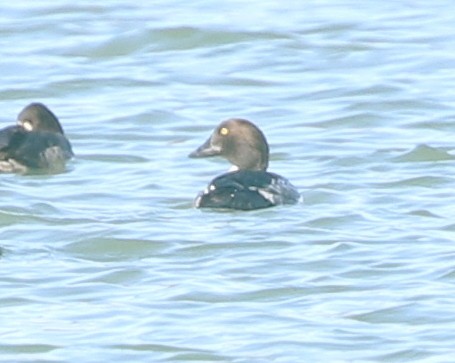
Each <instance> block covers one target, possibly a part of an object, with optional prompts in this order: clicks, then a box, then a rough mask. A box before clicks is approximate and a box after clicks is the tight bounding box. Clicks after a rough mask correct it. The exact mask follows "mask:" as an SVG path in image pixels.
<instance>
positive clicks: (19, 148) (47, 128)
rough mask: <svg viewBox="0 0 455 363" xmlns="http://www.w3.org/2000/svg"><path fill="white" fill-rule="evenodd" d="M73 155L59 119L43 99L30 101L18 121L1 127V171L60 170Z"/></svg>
mask: <svg viewBox="0 0 455 363" xmlns="http://www.w3.org/2000/svg"><path fill="white" fill-rule="evenodd" d="M73 156H74V154H73V151H72V148H71V144H70V142H69V141H68V139H67V138H66V137H65V135H64V132H63V128H62V126H61V125H60V122H59V121H58V119H57V117H56V116H55V115H54V114H53V113H52V112H51V111H50V110H49V109H48V108H47V107H46V106H45V105H43V104H42V103H31V104H29V105H28V106H26V107H25V108H24V109H23V110H22V111H21V112H20V113H19V115H18V119H17V125H15V126H8V127H5V128H4V129H2V130H0V172H19V173H25V172H29V171H32V170H46V171H50V172H60V171H63V170H64V168H65V165H66V161H68V160H69V159H71V158H72V157H73Z"/></svg>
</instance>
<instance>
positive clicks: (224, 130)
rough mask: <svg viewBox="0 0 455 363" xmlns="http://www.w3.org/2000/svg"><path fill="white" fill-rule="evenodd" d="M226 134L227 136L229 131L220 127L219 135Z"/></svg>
mask: <svg viewBox="0 0 455 363" xmlns="http://www.w3.org/2000/svg"><path fill="white" fill-rule="evenodd" d="M227 134H229V129H228V128H227V127H222V128H221V129H220V135H223V136H226V135H227Z"/></svg>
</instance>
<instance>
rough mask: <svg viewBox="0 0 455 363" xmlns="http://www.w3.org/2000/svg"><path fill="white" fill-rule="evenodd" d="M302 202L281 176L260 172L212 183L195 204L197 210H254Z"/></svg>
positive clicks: (233, 174) (230, 174) (224, 176)
mask: <svg viewBox="0 0 455 363" xmlns="http://www.w3.org/2000/svg"><path fill="white" fill-rule="evenodd" d="M299 199H300V194H299V192H298V191H297V189H296V188H295V187H294V186H293V185H292V184H291V183H290V182H289V181H288V180H287V179H286V178H283V177H282V176H280V175H278V174H275V173H269V172H267V171H257V170H238V171H232V172H228V173H225V174H222V175H220V176H218V177H216V178H215V179H213V180H212V181H211V182H210V184H209V185H208V187H207V188H206V190H204V191H203V192H201V193H200V194H199V195H198V196H197V198H196V200H195V203H194V204H195V206H196V207H197V208H228V209H238V210H253V209H261V208H268V207H273V206H275V205H280V204H294V203H297V202H298V201H299Z"/></svg>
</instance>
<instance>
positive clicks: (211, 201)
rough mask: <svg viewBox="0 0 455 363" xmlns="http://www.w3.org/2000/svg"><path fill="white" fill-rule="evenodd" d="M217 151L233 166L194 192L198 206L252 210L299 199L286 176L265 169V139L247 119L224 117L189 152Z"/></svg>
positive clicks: (208, 153) (194, 155)
mask: <svg viewBox="0 0 455 363" xmlns="http://www.w3.org/2000/svg"><path fill="white" fill-rule="evenodd" d="M216 155H219V156H223V157H225V158H226V159H228V160H229V161H230V162H231V163H232V164H233V169H234V170H233V171H230V172H228V173H225V174H222V175H220V176H218V177H216V178H215V179H213V180H212V182H211V183H210V184H209V185H208V187H207V188H206V189H205V190H204V191H203V192H201V193H200V194H199V195H198V196H197V198H196V200H195V206H196V207H197V208H230V209H239V210H253V209H260V208H267V207H272V206H275V205H280V204H295V203H297V202H298V201H299V199H300V194H299V192H298V191H297V189H296V188H295V187H294V186H293V185H292V184H291V183H290V182H289V181H288V180H287V179H286V178H284V177H282V176H280V175H278V174H274V173H270V172H268V171H266V170H267V167H268V161H269V147H268V144H267V140H266V138H265V136H264V134H263V133H262V132H261V130H259V129H258V128H257V127H256V126H255V125H254V124H253V123H251V122H250V121H247V120H242V119H230V120H227V121H223V122H222V123H221V124H220V125H219V126H218V127H217V128H216V129H215V131H214V132H213V133H212V135H211V136H210V137H209V139H208V140H207V141H206V142H205V143H204V144H202V145H201V146H200V147H199V148H197V149H196V150H195V151H193V152H192V153H191V154H190V155H189V156H190V157H192V158H201V157H209V156H216Z"/></svg>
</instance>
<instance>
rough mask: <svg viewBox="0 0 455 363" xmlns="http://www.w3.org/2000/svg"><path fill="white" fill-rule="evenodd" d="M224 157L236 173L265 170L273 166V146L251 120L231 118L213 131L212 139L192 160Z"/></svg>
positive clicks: (197, 150)
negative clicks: (271, 152)
mask: <svg viewBox="0 0 455 363" xmlns="http://www.w3.org/2000/svg"><path fill="white" fill-rule="evenodd" d="M209 156H222V157H224V158H226V159H227V160H229V161H230V162H231V164H232V165H233V166H234V167H235V169H234V170H262V171H265V170H266V169H267V167H268V164H269V146H268V144H267V140H266V139H265V136H264V134H263V133H262V131H261V130H259V129H258V128H257V127H256V125H254V124H253V123H251V122H250V121H248V120H243V119H237V118H235V119H229V120H226V121H223V122H222V123H221V124H220V125H219V126H218V127H217V128H216V129H215V131H213V133H212V135H211V136H210V137H209V138H208V140H207V141H206V142H205V143H203V144H202V145H201V146H200V147H198V148H197V149H196V150H195V151H193V152H192V153H191V154H190V155H189V157H191V158H203V157H209Z"/></svg>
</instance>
